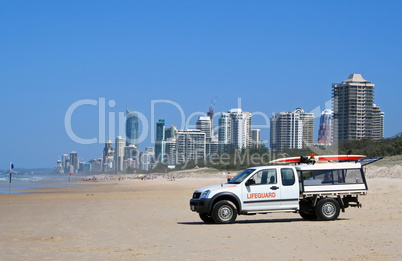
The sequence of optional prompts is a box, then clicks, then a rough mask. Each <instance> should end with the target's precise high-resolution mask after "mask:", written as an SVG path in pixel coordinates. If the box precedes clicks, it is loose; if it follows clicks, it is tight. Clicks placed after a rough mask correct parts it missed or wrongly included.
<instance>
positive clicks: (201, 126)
mask: <svg viewBox="0 0 402 261" xmlns="http://www.w3.org/2000/svg"><path fill="white" fill-rule="evenodd" d="M195 128H196V129H197V130H200V131H202V132H204V133H205V137H206V140H207V142H208V141H210V140H211V138H212V124H211V118H210V117H208V116H200V117H199V118H198V120H197V122H196V124H195Z"/></svg>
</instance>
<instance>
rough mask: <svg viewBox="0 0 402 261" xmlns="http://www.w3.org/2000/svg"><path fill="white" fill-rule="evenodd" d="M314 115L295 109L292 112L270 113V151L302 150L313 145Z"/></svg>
mask: <svg viewBox="0 0 402 261" xmlns="http://www.w3.org/2000/svg"><path fill="white" fill-rule="evenodd" d="M313 139H314V114H313V113H305V112H304V111H303V110H302V109H300V108H297V109H296V110H295V111H293V112H280V113H272V117H271V134H270V143H271V149H272V150H275V151H282V150H283V149H302V148H303V147H306V146H308V145H311V144H313Z"/></svg>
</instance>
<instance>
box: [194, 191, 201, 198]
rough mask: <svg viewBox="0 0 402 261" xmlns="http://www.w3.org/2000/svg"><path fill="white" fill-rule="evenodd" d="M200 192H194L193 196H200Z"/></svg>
mask: <svg viewBox="0 0 402 261" xmlns="http://www.w3.org/2000/svg"><path fill="white" fill-rule="evenodd" d="M200 196H201V193H200V192H194V194H193V198H200Z"/></svg>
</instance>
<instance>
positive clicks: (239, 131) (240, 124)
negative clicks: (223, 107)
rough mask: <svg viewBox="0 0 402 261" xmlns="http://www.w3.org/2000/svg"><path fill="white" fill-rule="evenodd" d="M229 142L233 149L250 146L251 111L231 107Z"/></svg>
mask: <svg viewBox="0 0 402 261" xmlns="http://www.w3.org/2000/svg"><path fill="white" fill-rule="evenodd" d="M229 113H230V118H231V125H232V126H231V130H232V133H231V143H232V148H234V149H245V148H249V147H250V146H251V113H249V112H245V111H242V110H241V109H231V110H230V111H229Z"/></svg>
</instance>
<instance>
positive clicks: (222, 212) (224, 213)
mask: <svg viewBox="0 0 402 261" xmlns="http://www.w3.org/2000/svg"><path fill="white" fill-rule="evenodd" d="M218 216H219V218H220V219H221V220H224V221H227V220H230V219H231V218H232V217H233V210H232V208H230V207H229V206H222V207H220V208H219V211H218Z"/></svg>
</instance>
